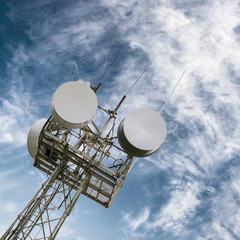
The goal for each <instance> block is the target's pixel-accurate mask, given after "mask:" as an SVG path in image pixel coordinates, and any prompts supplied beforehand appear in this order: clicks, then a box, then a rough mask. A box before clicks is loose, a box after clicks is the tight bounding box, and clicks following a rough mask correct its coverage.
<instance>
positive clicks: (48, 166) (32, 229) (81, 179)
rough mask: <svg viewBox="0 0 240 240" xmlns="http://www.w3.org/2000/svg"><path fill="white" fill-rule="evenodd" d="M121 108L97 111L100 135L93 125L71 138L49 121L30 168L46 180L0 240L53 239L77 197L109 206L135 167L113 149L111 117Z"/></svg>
mask: <svg viewBox="0 0 240 240" xmlns="http://www.w3.org/2000/svg"><path fill="white" fill-rule="evenodd" d="M120 104H121V102H120ZM120 104H119V105H118V106H117V108H116V109H115V110H114V111H109V110H105V109H103V108H102V107H99V109H100V110H102V111H103V112H105V113H107V114H108V115H109V117H108V119H107V121H106V123H105V124H104V126H103V127H102V129H101V130H99V128H98V127H97V126H96V124H95V123H94V122H93V121H91V123H90V124H88V125H86V126H84V127H82V128H81V129H78V132H76V130H71V129H66V128H64V127H63V126H61V125H60V124H59V123H57V122H55V120H54V119H53V118H52V117H50V118H49V119H48V121H47V122H46V124H45V126H44V127H43V130H42V132H41V134H40V137H39V144H38V152H37V155H36V157H35V161H34V164H33V165H34V166H35V167H37V168H39V169H40V170H41V171H43V172H45V173H46V174H47V176H48V179H47V180H46V181H45V182H44V184H43V185H42V186H41V187H40V189H39V190H38V192H37V193H36V195H35V196H34V197H33V199H32V200H31V201H30V202H29V203H28V204H27V206H26V207H25V208H24V210H23V211H22V212H21V213H20V214H19V215H18V217H17V218H16V220H15V221H14V222H13V224H12V225H11V226H10V227H9V229H8V230H7V231H6V233H5V234H4V235H3V236H2V238H1V240H17V239H22V240H23V239H24V240H25V239H29V240H31V239H35V240H41V239H44V240H53V239H55V238H56V236H57V233H58V232H59V230H60V228H61V226H62V224H63V223H64V221H65V220H66V218H67V216H69V214H70V213H71V211H72V209H73V207H74V205H75V204H76V202H77V200H78V198H79V196H80V195H81V194H83V195H85V196H87V197H88V198H90V199H92V200H94V201H95V202H97V203H99V204H101V205H103V206H104V207H107V208H108V207H110V206H111V204H112V202H113V200H114V199H115V197H116V196H117V194H118V192H119V191H120V189H121V188H122V185H123V183H124V181H125V179H126V176H127V174H128V173H129V171H130V169H131V167H132V166H133V164H134V163H135V161H133V157H132V156H129V155H127V154H126V153H125V152H124V150H122V149H121V148H120V147H119V146H118V145H117V143H116V144H115V142H116V141H115V139H116V137H114V127H115V119H116V116H115V115H116V111H117V109H118V107H119V106H120ZM109 123H112V125H111V127H109ZM107 129H108V130H107ZM104 132H107V133H106V134H105V136H103V134H104ZM119 154H121V155H124V156H123V157H119Z"/></svg>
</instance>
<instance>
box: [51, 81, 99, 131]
mask: <svg viewBox="0 0 240 240" xmlns="http://www.w3.org/2000/svg"><path fill="white" fill-rule="evenodd" d="M50 110H51V113H52V116H53V118H54V119H55V120H56V121H57V122H59V123H60V124H62V125H63V126H64V127H66V128H70V129H72V128H81V127H83V126H84V125H85V124H88V123H89V122H90V121H91V120H92V118H93V116H94V115H95V113H96V110H97V97H96V95H95V93H94V92H93V90H92V89H91V88H90V87H89V85H88V84H86V83H84V82H81V81H77V82H73V81H72V82H67V83H64V84H62V85H61V86H60V87H59V88H58V89H57V90H56V92H55V93H54V95H53V97H52V100H51V103H50Z"/></svg>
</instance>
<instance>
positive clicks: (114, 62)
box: [94, 51, 122, 92]
mask: <svg viewBox="0 0 240 240" xmlns="http://www.w3.org/2000/svg"><path fill="white" fill-rule="evenodd" d="M121 54H122V51H120V52H119V54H118V55H117V57H116V58H115V59H114V61H113V63H112V65H111V66H110V68H109V70H108V71H107V73H106V74H105V76H104V78H103V80H102V81H101V82H100V83H99V84H98V85H97V87H96V88H95V90H94V92H96V91H97V90H98V89H99V88H100V86H101V85H102V84H103V82H104V81H105V80H106V79H107V76H108V74H109V73H110V72H111V70H112V68H113V67H114V65H115V64H116V62H117V60H118V58H119V57H120V55H121Z"/></svg>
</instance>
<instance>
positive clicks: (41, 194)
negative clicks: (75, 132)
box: [1, 164, 88, 240]
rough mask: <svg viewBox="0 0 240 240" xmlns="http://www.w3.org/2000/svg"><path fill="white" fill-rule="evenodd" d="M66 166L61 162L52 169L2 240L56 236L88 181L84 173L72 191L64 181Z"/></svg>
mask: <svg viewBox="0 0 240 240" xmlns="http://www.w3.org/2000/svg"><path fill="white" fill-rule="evenodd" d="M65 169H66V165H65V164H60V165H59V166H58V167H57V168H56V169H55V170H54V171H53V173H52V174H51V175H50V176H49V178H48V179H47V180H46V181H45V183H44V184H43V185H42V186H41V188H40V189H39V190H38V192H37V193H36V194H35V196H34V197H33V198H32V200H31V201H30V202H29V203H28V204H27V206H26V207H25V208H24V210H23V211H22V212H21V213H20V214H19V215H18V217H17V218H16V220H15V221H14V222H13V224H12V225H11V226H10V227H9V229H8V230H7V231H6V232H5V234H4V235H3V236H2V238H1V240H17V239H21V240H25V239H29V240H30V239H39V240H40V239H44V240H50V239H51V240H53V239H55V237H56V235H57V233H58V232H59V230H60V228H61V226H62V224H63V223H64V221H65V220H66V218H67V216H69V214H70V213H71V211H72V209H73V207H74V205H75V203H76V202H77V200H78V198H79V196H80V194H81V192H82V191H83V189H84V186H85V183H86V181H87V180H88V177H87V176H86V175H84V178H83V177H82V178H83V180H82V182H81V184H80V186H79V188H78V190H77V191H75V190H73V188H72V187H70V186H68V185H66V184H65V183H64V176H65V175H64V174H63V173H64V171H65Z"/></svg>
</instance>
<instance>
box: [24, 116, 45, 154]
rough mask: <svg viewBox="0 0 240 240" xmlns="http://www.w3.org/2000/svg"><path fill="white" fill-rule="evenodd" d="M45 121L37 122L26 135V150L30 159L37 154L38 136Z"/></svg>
mask: <svg viewBox="0 0 240 240" xmlns="http://www.w3.org/2000/svg"><path fill="white" fill-rule="evenodd" d="M46 121H47V119H45V118H44V119H40V120H38V121H37V122H35V123H34V124H33V126H32V128H31V129H30V131H29V133H28V138H27V148H28V152H29V154H30V156H31V157H32V158H35V156H36V154H37V150H38V140H39V136H40V133H41V131H42V128H43V126H44V124H45V123H46Z"/></svg>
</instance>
